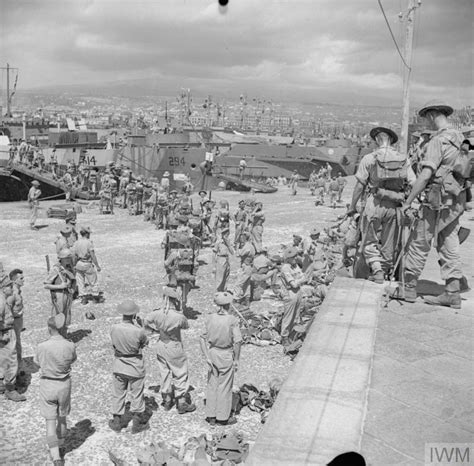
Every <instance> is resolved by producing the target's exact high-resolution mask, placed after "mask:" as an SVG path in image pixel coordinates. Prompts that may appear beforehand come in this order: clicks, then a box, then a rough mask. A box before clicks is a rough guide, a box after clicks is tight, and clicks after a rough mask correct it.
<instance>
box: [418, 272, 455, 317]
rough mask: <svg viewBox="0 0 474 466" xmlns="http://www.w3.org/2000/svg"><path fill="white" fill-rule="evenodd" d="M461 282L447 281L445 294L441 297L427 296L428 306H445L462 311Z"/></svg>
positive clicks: (425, 299)
mask: <svg viewBox="0 0 474 466" xmlns="http://www.w3.org/2000/svg"><path fill="white" fill-rule="evenodd" d="M460 288H461V286H460V280H459V279H458V278H450V279H448V280H446V286H445V288H444V293H443V294H440V295H439V296H425V298H424V301H425V303H426V304H431V305H432V306H445V307H451V308H452V309H461V294H460Z"/></svg>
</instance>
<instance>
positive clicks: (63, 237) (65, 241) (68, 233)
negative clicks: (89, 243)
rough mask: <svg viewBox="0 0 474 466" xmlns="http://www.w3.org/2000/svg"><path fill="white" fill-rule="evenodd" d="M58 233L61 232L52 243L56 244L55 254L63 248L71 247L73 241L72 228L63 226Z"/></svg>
mask: <svg viewBox="0 0 474 466" xmlns="http://www.w3.org/2000/svg"><path fill="white" fill-rule="evenodd" d="M60 233H61V234H60V235H59V236H58V237H57V238H56V242H55V243H54V244H55V246H56V254H59V252H60V251H61V250H63V249H71V248H72V247H73V246H74V243H75V241H73V238H72V228H71V227H70V226H68V225H65V226H63V227H62V228H61V230H60Z"/></svg>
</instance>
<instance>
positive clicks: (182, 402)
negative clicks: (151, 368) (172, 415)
mask: <svg viewBox="0 0 474 466" xmlns="http://www.w3.org/2000/svg"><path fill="white" fill-rule="evenodd" d="M163 298H164V300H165V305H164V308H163V309H158V310H155V311H153V312H152V313H151V314H149V315H147V316H146V318H145V319H144V324H145V326H147V327H150V328H152V329H153V330H154V331H157V332H159V333H160V339H159V340H158V343H157V345H156V358H157V360H158V369H159V372H160V378H161V396H162V398H163V403H162V405H163V408H164V409H165V410H166V411H169V410H170V409H171V408H172V407H173V405H174V403H175V402H176V409H177V410H178V413H179V414H185V413H191V412H193V411H195V410H196V406H195V405H194V404H193V403H192V402H191V395H190V393H189V372H188V359H187V357H186V354H185V352H184V348H183V342H182V339H181V330H186V329H188V328H189V323H188V319H186V317H184V315H183V313H182V312H181V310H180V309H181V303H180V301H181V296H180V295H179V293H178V291H177V290H175V289H173V288H170V287H167V286H166V287H164V288H163Z"/></svg>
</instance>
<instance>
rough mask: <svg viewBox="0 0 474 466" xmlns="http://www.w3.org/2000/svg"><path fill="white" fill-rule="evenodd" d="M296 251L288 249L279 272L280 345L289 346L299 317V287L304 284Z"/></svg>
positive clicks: (292, 248) (304, 280) (291, 248)
mask: <svg viewBox="0 0 474 466" xmlns="http://www.w3.org/2000/svg"><path fill="white" fill-rule="evenodd" d="M297 256H298V250H297V249H296V248H294V247H289V248H287V249H286V251H285V253H284V259H285V263H284V264H283V265H282V267H281V270H280V280H281V285H282V286H281V288H280V295H281V296H280V297H281V298H282V299H283V319H282V322H281V344H282V345H283V346H288V345H289V344H290V341H289V336H290V334H291V332H292V330H293V326H294V324H295V321H296V320H297V319H298V317H299V311H300V306H301V293H300V288H301V285H304V284H305V283H306V277H305V276H304V274H303V272H302V270H301V268H300V267H299V266H298V264H297V263H296V260H297Z"/></svg>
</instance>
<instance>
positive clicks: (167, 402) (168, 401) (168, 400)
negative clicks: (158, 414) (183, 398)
mask: <svg viewBox="0 0 474 466" xmlns="http://www.w3.org/2000/svg"><path fill="white" fill-rule="evenodd" d="M161 397H162V398H163V402H162V403H161V406H163V409H164V410H165V411H169V410H170V409H171V408H172V407H173V405H174V402H173V395H172V394H171V393H162V394H161Z"/></svg>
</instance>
